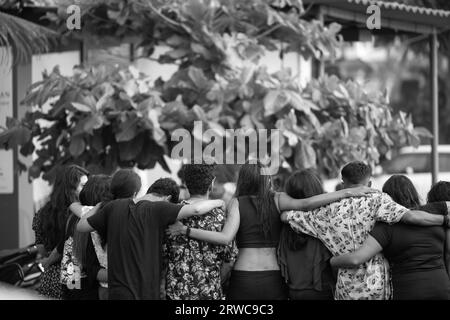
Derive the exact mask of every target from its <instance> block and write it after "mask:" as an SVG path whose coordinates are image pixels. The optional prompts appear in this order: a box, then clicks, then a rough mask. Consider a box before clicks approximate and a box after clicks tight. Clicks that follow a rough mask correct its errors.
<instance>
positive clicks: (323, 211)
mask: <svg viewBox="0 0 450 320" xmlns="http://www.w3.org/2000/svg"><path fill="white" fill-rule="evenodd" d="M330 212H331V207H330V206H329V205H328V206H324V207H321V208H318V209H315V210H313V211H288V212H287V220H288V222H289V225H290V226H291V228H292V229H293V230H294V231H295V232H302V233H306V234H308V235H310V236H313V237H316V238H317V237H318V235H319V232H318V230H319V229H320V218H319V217H323V216H326V215H328V214H329V213H330Z"/></svg>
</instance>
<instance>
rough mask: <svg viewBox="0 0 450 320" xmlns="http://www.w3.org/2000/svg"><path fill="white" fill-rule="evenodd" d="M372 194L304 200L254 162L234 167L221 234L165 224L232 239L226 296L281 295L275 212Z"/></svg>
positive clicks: (214, 239)
mask: <svg viewBox="0 0 450 320" xmlns="http://www.w3.org/2000/svg"><path fill="white" fill-rule="evenodd" d="M369 192H374V191H373V190H372V189H370V188H367V187H360V188H354V189H347V190H341V191H337V192H333V193H329V194H322V195H317V196H314V197H311V198H307V199H293V198H291V197H289V196H288V195H286V194H285V193H275V192H274V191H273V189H272V181H271V176H270V175H269V174H268V171H267V168H266V167H265V166H264V165H262V164H261V163H260V162H259V161H258V162H256V164H252V163H250V162H247V163H246V164H244V165H242V166H241V168H240V170H239V176H238V181H237V186H236V194H235V199H233V200H232V201H231V202H230V207H229V210H228V211H229V212H228V216H227V220H226V222H225V225H224V228H223V230H222V231H221V232H214V231H206V230H200V229H193V228H188V227H186V226H184V225H182V224H180V223H177V224H174V225H172V226H170V227H169V229H168V230H167V233H168V234H170V235H172V236H173V235H178V234H184V235H187V236H188V237H191V238H193V239H197V240H203V241H207V242H211V243H215V244H220V245H226V244H229V243H231V241H233V239H234V238H235V237H236V244H237V247H238V248H239V254H238V258H237V261H236V263H235V264H234V267H233V271H232V272H231V278H230V287H229V292H228V294H227V299H231V300H243V299H247V300H248V299H259V300H267V299H274V300H282V299H287V290H286V286H285V283H284V280H283V278H282V277H281V273H280V267H279V265H278V260H277V254H276V250H277V247H278V243H279V240H280V233H281V226H282V223H281V220H280V213H281V211H284V210H292V209H300V208H303V209H306V208H309V209H312V208H317V207H320V206H322V205H325V204H328V203H330V202H333V201H336V200H339V199H342V198H345V197H348V196H360V195H365V194H366V193H369Z"/></svg>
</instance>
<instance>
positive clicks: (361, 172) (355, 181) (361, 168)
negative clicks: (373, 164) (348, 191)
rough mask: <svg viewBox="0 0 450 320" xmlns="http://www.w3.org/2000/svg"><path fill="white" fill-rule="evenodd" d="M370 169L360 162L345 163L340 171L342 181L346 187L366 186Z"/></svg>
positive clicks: (370, 172) (370, 173)
mask: <svg viewBox="0 0 450 320" xmlns="http://www.w3.org/2000/svg"><path fill="white" fill-rule="evenodd" d="M371 175H372V169H371V168H370V166H369V165H367V164H365V163H364V162H362V161H353V162H350V163H347V164H346V165H345V166H344V167H343V168H342V170H341V176H342V180H343V181H344V184H345V185H346V186H351V185H359V184H363V185H366V184H368V182H369V180H370V177H371Z"/></svg>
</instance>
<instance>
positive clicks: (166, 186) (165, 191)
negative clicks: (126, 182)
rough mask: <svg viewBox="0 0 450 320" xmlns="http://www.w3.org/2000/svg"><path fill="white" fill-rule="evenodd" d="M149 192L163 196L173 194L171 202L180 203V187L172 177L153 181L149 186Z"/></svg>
mask: <svg viewBox="0 0 450 320" xmlns="http://www.w3.org/2000/svg"><path fill="white" fill-rule="evenodd" d="M148 193H155V194H158V195H161V196H171V197H170V202H173V203H178V198H179V196H180V187H179V186H178V185H177V183H176V182H175V181H174V180H173V179H171V178H160V179H158V180H156V181H155V182H153V184H152V185H151V186H150V188H148V190H147V194H148Z"/></svg>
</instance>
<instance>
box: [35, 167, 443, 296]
mask: <svg viewBox="0 0 450 320" xmlns="http://www.w3.org/2000/svg"><path fill="white" fill-rule="evenodd" d="M215 168H216V166H215V165H211V164H205V163H203V164H186V165H184V166H183V168H182V176H183V180H184V183H185V185H186V187H187V189H188V191H189V195H190V197H189V199H186V200H183V201H181V202H180V201H179V194H180V188H179V186H178V185H177V184H176V183H175V181H173V180H172V179H169V178H162V179H159V180H157V181H155V182H154V183H153V184H152V185H151V186H150V188H149V189H148V191H147V194H146V195H144V196H142V197H139V198H138V197H136V195H137V194H138V192H139V190H140V189H141V180H140V178H139V176H138V175H137V174H136V173H135V172H134V171H132V170H128V169H122V170H119V171H117V172H116V173H115V174H114V175H113V176H112V177H109V176H105V175H89V173H88V172H87V171H86V170H85V169H83V168H81V167H78V166H76V165H70V166H67V167H66V168H64V171H63V172H62V174H60V175H58V177H57V180H56V181H55V185H54V188H53V192H52V194H51V196H50V200H49V201H48V203H47V204H46V205H45V206H44V207H43V208H42V209H41V210H39V211H38V212H37V213H36V215H35V218H34V220H33V229H34V230H35V232H36V243H37V244H42V245H44V246H45V248H46V251H47V252H48V257H46V258H45V259H44V260H43V265H44V267H45V272H44V273H43V275H42V277H41V278H42V279H41V285H40V288H39V291H40V293H41V294H43V295H46V296H49V297H52V298H57V299H112V300H117V299H154V300H158V299H162V300H164V299H168V300H208V299H210V300H219V299H230V300H248V299H251V300H252V299H254V300H285V299H291V300H326V299H338V300H350V299H371V300H384V299H449V298H450V280H449V276H448V275H449V272H447V270H448V267H449V265H448V263H449V262H450V258H449V255H447V250H448V249H447V248H448V245H447V243H446V242H447V239H448V237H447V236H446V235H447V232H448V231H447V230H448V229H447V228H448V227H449V217H448V213H449V211H450V209H449V204H450V182H439V183H437V184H435V185H434V186H433V187H432V188H431V190H430V192H429V194H428V203H427V204H426V205H421V204H420V201H419V197H418V195H417V191H416V190H415V188H414V186H413V184H412V183H411V181H410V180H409V179H408V178H407V177H405V176H392V177H391V178H390V179H389V180H388V181H387V182H386V184H385V185H384V187H383V192H381V191H378V190H374V189H371V188H370V179H371V169H370V167H369V166H368V165H366V164H365V163H363V162H359V161H355V162H351V163H348V164H347V165H346V166H344V168H343V169H342V171H341V175H342V180H343V189H341V190H339V191H336V192H332V193H325V192H324V190H323V187H322V181H321V179H320V177H319V175H317V173H316V172H315V171H314V170H311V169H306V170H302V171H298V172H295V173H293V174H292V175H291V176H290V177H289V178H288V179H287V180H286V182H285V190H284V192H276V191H274V190H273V187H272V180H271V176H270V175H268V174H266V173H267V170H266V168H265V167H264V165H262V164H261V163H259V162H256V163H250V162H249V163H246V164H244V165H242V166H241V168H240V170H239V174H238V179H237V183H236V192H235V195H234V197H233V199H232V200H231V201H230V202H229V203H228V204H227V206H226V207H225V203H224V201H223V200H220V199H215V200H211V199H209V198H210V194H211V191H212V189H213V185H214V182H215V176H214V172H215ZM449 253H450V251H449Z"/></svg>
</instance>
